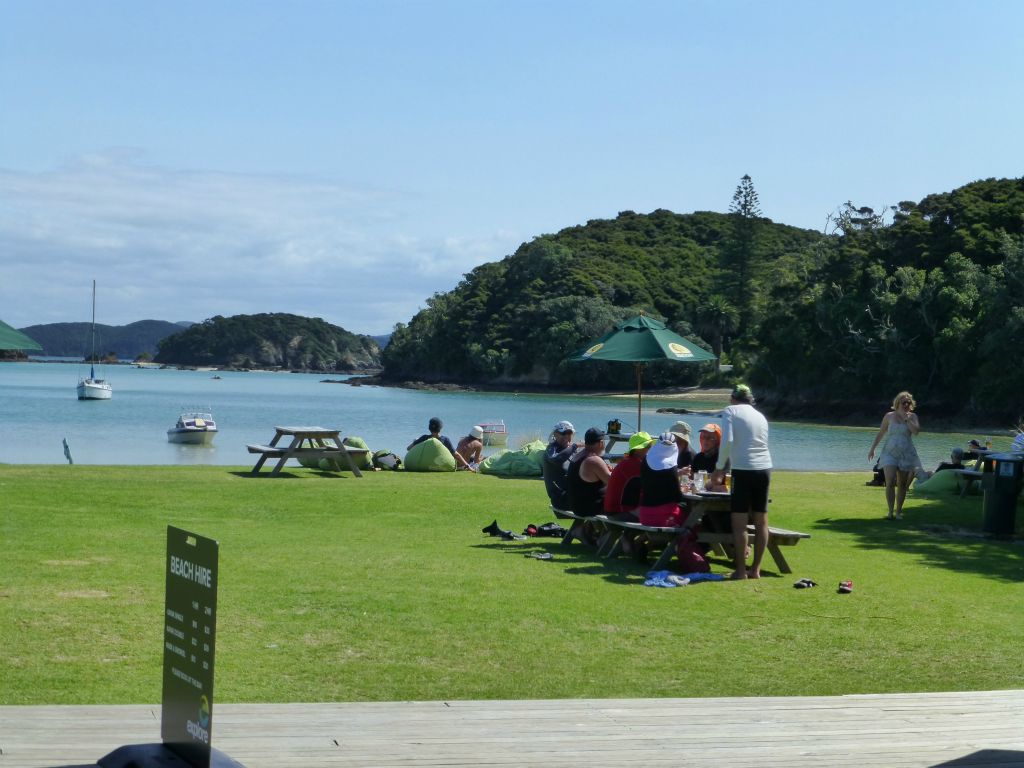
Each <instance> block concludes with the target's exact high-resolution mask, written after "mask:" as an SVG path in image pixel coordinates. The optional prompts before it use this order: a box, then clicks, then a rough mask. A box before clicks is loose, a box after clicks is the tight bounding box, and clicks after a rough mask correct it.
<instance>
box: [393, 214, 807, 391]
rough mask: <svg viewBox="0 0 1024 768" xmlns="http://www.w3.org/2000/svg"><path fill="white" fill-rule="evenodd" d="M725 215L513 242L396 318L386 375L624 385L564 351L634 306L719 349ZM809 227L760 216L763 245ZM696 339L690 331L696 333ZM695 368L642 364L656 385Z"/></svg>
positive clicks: (662, 218) (623, 219)
mask: <svg viewBox="0 0 1024 768" xmlns="http://www.w3.org/2000/svg"><path fill="white" fill-rule="evenodd" d="M731 227H732V224H731V220H730V217H729V216H726V215H724V214H719V213H707V212H701V213H694V214H689V215H685V216H683V215H679V214H675V213H672V212H670V211H665V210H658V211H654V212H653V213H651V214H648V215H641V214H636V213H633V212H632V211H625V212H622V213H620V214H619V215H618V217H617V218H615V219H614V220H595V221H590V222H587V224H586V225H585V226H579V227H571V228H569V229H565V230H562V231H561V232H559V233H557V234H554V235H544V236H541V237H538V238H536V239H534V240H532V241H530V242H529V243H524V244H523V245H522V246H520V248H519V249H518V250H517V251H516V252H515V253H514V254H512V255H511V256H509V257H507V258H505V259H503V260H502V261H500V262H496V263H491V264H485V265H483V266H480V267H477V268H476V269H474V270H473V271H472V272H470V273H468V274H467V275H465V277H464V279H463V280H462V281H461V282H460V283H459V284H458V285H457V286H456V287H455V289H454V290H452V291H451V292H449V293H446V294H438V295H435V296H433V297H431V299H430V300H428V302H427V306H426V308H424V309H423V310H421V311H420V312H419V313H417V314H416V316H415V317H413V318H412V320H410V322H409V323H408V324H407V325H405V324H399V325H398V326H396V327H395V331H394V334H393V335H392V337H391V341H390V343H389V344H388V346H387V347H386V348H385V350H384V353H383V357H384V366H385V376H386V378H388V379H391V380H396V381H399V380H403V379H420V380H426V381H462V382H474V383H490V384H510V385H515V384H520V383H535V384H553V385H558V386H588V387H597V386H616V387H627V388H628V387H631V386H632V385H633V382H634V373H633V370H632V367H631V366H622V365H616V364H614V363H593V364H592V363H587V364H568V363H566V362H565V358H566V357H567V356H568V355H569V353H571V352H572V351H573V350H575V349H577V348H578V347H580V346H582V345H583V344H585V343H587V342H588V341H591V340H593V339H594V338H597V337H598V336H601V335H603V334H604V333H605V332H607V331H608V330H610V329H611V327H612V326H613V325H614V324H615V323H616V322H618V321H621V320H624V319H626V318H627V317H629V316H631V315H635V314H637V313H638V312H640V311H644V312H647V313H648V314H651V315H655V316H658V317H660V318H664V319H665V320H666V321H667V322H668V324H669V325H670V326H671V327H673V328H674V329H676V330H680V329H682V331H681V332H682V333H683V334H684V335H691V336H692V335H693V334H694V333H699V334H704V333H707V334H708V335H707V336H706V337H704V339H702V340H703V341H704V342H705V343H706V346H708V347H709V348H712V347H715V346H718V347H724V345H725V343H726V341H727V340H728V337H729V334H731V333H733V332H734V330H735V328H736V327H737V324H738V317H739V316H738V314H737V311H736V310H735V309H733V308H732V307H731V306H730V305H728V304H726V305H725V306H722V305H721V304H718V305H716V306H718V310H717V311H718V314H717V315H714V317H713V318H711V319H709V317H710V316H709V315H708V313H707V312H706V311H705V310H704V307H705V305H707V304H708V303H709V302H711V303H714V300H712V298H711V297H712V296H714V295H716V294H718V293H719V291H718V289H717V285H718V283H719V276H720V274H721V271H722V269H721V264H720V262H721V255H720V249H721V247H722V244H723V243H724V242H725V241H726V240H727V239H728V237H730V232H731ZM820 238H821V235H820V234H818V233H813V232H807V231H804V230H799V229H795V228H793V227H785V226H782V225H770V227H769V230H768V231H767V232H766V234H765V236H764V237H763V238H762V241H761V243H760V249H761V251H763V252H764V253H769V254H773V255H779V254H784V253H789V252H791V251H794V250H798V249H800V248H803V247H806V246H807V245H808V244H810V243H813V242H816V241H817V240H819V239H820ZM698 340H700V339H698ZM701 370H702V367H699V366H685V365H672V364H666V365H655V366H651V368H650V369H649V374H648V379H647V380H648V381H649V382H651V383H654V384H658V385H669V384H675V385H679V384H696V383H698V382H699V378H698V377H699V376H700V375H701Z"/></svg>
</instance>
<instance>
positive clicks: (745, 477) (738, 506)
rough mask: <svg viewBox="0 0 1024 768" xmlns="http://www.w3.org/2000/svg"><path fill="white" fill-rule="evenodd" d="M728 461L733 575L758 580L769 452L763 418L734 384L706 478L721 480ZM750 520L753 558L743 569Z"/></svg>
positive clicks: (765, 531) (743, 390)
mask: <svg viewBox="0 0 1024 768" xmlns="http://www.w3.org/2000/svg"><path fill="white" fill-rule="evenodd" d="M730 461H731V462H732V502H731V512H732V515H731V523H732V538H733V545H732V548H733V558H734V561H735V566H736V570H735V571H733V574H732V578H734V579H747V578H750V579H759V578H761V559H762V558H763V557H764V551H765V549H766V548H767V546H768V485H769V483H770V482H771V474H772V456H771V454H770V453H769V452H768V420H767V419H765V417H764V416H763V415H762V414H761V413H760V412H759V411H757V410H756V409H755V408H754V395H753V393H752V392H751V391H750V387H748V386H747V385H746V384H737V385H736V387H735V388H734V389H733V391H732V394H731V395H730V396H729V407H728V408H726V409H725V410H724V411H722V444H721V447H720V448H719V450H718V463H717V466H716V467H715V472H714V475H712V480H713V482H714V483H715V484H719V483H722V482H723V481H724V480H725V469H726V465H727V464H728V463H729V462H730ZM751 521H753V523H754V562H753V563H752V564H751V566H750V569H749V570H748V569H747V562H746V548H747V523H748V522H751Z"/></svg>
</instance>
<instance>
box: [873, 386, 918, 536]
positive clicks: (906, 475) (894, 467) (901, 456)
mask: <svg viewBox="0 0 1024 768" xmlns="http://www.w3.org/2000/svg"><path fill="white" fill-rule="evenodd" d="M915 405H917V404H916V403H915V402H914V397H913V395H911V394H910V393H909V392H900V393H899V394H898V395H896V397H895V399H893V401H892V410H891V411H889V412H888V413H887V414H885V416H883V417H882V426H881V428H879V430H878V434H877V435H875V442H873V443H872V444H871V450H870V451H868V461H872V460H873V459H874V458H875V448H877V447H878V443H879V442H881V440H882V438H883V437H884V438H885V443H884V444H883V445H882V453H881V455H880V456H879V459H878V463H879V465H880V466H881V467H882V472H883V473H884V474H885V503H886V504H887V505H888V507H889V514H888V516H887V517H886V519H887V520H893V519H895V520H902V519H903V501H904V500H905V499H906V498H907V488H909V487H910V478H911V477H912V476H913V474H914V471H915V470H916V469H917V467H918V466H919V465H920V464H921V459H919V458H918V456H917V448H915V447H914V440H913V437H914V435H916V434H917V433H918V432H920V431H921V424H920V422H918V420H917V414H916V413H914V406H915Z"/></svg>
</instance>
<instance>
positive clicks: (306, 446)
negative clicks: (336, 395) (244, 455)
mask: <svg viewBox="0 0 1024 768" xmlns="http://www.w3.org/2000/svg"><path fill="white" fill-rule="evenodd" d="M274 429H275V434H274V437H273V439H272V440H271V441H270V442H269V443H268V444H266V445H260V444H255V445H247V446H246V449H247V450H248V451H249V453H253V454H257V455H258V456H259V459H257V460H256V464H255V466H253V468H252V474H254V475H257V474H259V472H260V469H262V468H263V465H264V464H265V463H266V461H267V459H277V463H276V464H275V465H274V468H273V469H272V470H271V471H270V474H271V475H278V474H280V473H281V468H282V467H284V465H285V462H287V461H288V460H289V459H296V460H298V459H300V458H312V459H316V460H320V459H334V460H335V461H338V460H339V459H344V463H345V465H347V466H348V468H349V469H350V470H351V471H352V474H353V475H355V476H356V477H362V476H363V473H362V472H360V471H359V467H357V466H356V463H355V462H354V461H353V460H352V457H353V456H359V457H363V456H366V455H367V454H368V453H369V451H368V450H366V449H365V448H353V447H351V446H348V445H345V444H344V443H343V442H342V440H341V432H340V430H337V429H325V428H324V427H274ZM286 436H287V437H291V441H290V442H288V443H281V442H280V441H281V438H282V437H286ZM340 463H341V462H339V464H340Z"/></svg>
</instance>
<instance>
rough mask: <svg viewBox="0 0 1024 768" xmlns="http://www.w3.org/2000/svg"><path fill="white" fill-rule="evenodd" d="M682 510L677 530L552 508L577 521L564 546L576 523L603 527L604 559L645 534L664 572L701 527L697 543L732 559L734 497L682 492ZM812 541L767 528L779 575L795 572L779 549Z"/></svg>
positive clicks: (656, 565) (567, 537)
mask: <svg viewBox="0 0 1024 768" xmlns="http://www.w3.org/2000/svg"><path fill="white" fill-rule="evenodd" d="M680 507H681V509H682V511H683V515H684V517H683V524H682V525H680V526H678V527H671V526H665V527H658V526H651V525H643V524H642V523H635V522H628V521H622V520H612V519H610V518H608V517H606V516H604V515H597V516H595V517H588V518H581V517H578V516H576V515H573V514H572V513H571V512H569V511H567V510H558V509H554V508H552V509H553V511H554V513H555V516H556V517H564V518H573V519H574V520H575V521H576V522H574V524H573V528H571V529H570V530H569V532H568V533H566V535H565V537H564V538H563V540H562V541H563V543H566V544H568V543H569V542H571V541H572V532H573V530H574V529H575V527H576V524H577V523H580V522H581V521H583V520H590V521H592V522H593V523H594V524H596V525H598V526H601V527H602V528H603V529H604V531H603V533H602V535H601V537H600V539H599V541H598V546H597V551H598V555H599V556H601V557H606V558H609V557H615V556H616V555H618V554H619V553H620V552H622V537H623V535H625V534H627V533H635V534H642V535H643V536H644V537H645V538H646V539H647V541H648V543H649V544H651V545H654V546H656V547H658V548H660V549H661V553H660V554H659V556H658V557H657V559H656V561H655V563H654V566H653V570H656V571H657V570H662V569H664V568H667V567H668V564H669V562H670V561H671V560H672V557H673V555H674V554H675V552H676V547H677V544H678V543H679V541H680V540H681V539H683V538H684V537H686V536H690V535H691V531H693V530H694V529H696V528H697V526H700V528H699V529H698V533H697V541H698V542H699V543H702V544H708V545H709V546H711V548H712V549H713V551H714V552H715V554H717V555H719V556H725V557H730V558H731V556H732V545H733V535H732V518H731V495H730V494H729V493H728V492H721V493H717V492H713V491H704V492H700V493H688V492H684V493H683V500H682V502H680ZM746 533H747V540H748V543H750V540H751V538H752V537H753V535H754V527H753V526H752V525H748V526H747V531H746ZM807 538H810V534H807V533H800V532H798V531H790V530H786V529H784V528H776V527H773V526H769V527H768V545H767V549H768V553H769V554H770V555H771V557H772V559H773V560H774V561H775V565H776V567H777V568H778V569H779V572H780V573H792V569H791V568H790V566H789V563H788V562H787V561H786V558H785V556H784V555H783V553H782V550H781V549H780V546H795V545H796V544H798V543H799V542H800V540H801V539H807Z"/></svg>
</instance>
